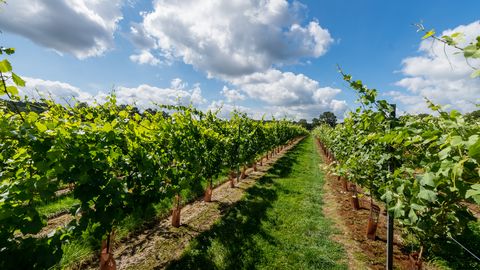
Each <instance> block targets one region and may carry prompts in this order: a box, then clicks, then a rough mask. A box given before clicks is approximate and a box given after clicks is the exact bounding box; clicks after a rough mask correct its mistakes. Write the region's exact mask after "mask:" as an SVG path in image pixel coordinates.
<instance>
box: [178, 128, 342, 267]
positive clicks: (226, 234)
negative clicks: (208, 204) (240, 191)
mask: <svg viewBox="0 0 480 270" xmlns="http://www.w3.org/2000/svg"><path fill="white" fill-rule="evenodd" d="M319 162H320V159H319V155H318V153H317V152H316V148H315V145H314V143H313V140H312V138H311V137H308V138H307V139H306V140H304V141H303V142H301V143H300V144H299V145H298V146H296V147H295V149H293V150H292V151H291V152H289V153H288V154H287V155H286V156H284V157H283V158H281V159H280V160H279V161H278V162H277V163H276V164H275V165H274V166H273V167H272V168H271V169H270V170H269V172H268V174H267V175H265V176H264V177H262V178H261V179H259V180H258V182H257V183H256V185H255V186H253V187H251V188H250V189H248V190H247V192H246V194H245V197H244V198H243V200H241V201H240V202H239V203H237V205H236V206H235V207H233V208H232V209H230V210H229V211H228V212H227V213H226V215H225V216H224V217H223V218H222V219H221V220H220V221H219V222H217V223H216V224H215V225H214V226H213V228H212V229H211V230H209V231H207V232H205V233H202V234H201V235H200V236H199V237H197V238H196V239H195V240H194V241H192V243H191V244H190V246H189V248H188V250H187V251H186V252H185V254H184V255H183V256H182V258H181V259H180V260H178V261H175V262H173V263H172V264H171V265H170V266H169V269H347V266H346V264H345V262H346V254H345V252H344V251H343V249H342V247H341V246H340V245H339V244H337V243H335V242H333V241H332V240H331V238H330V236H331V235H332V234H333V233H334V232H335V230H334V229H333V223H332V222H331V221H330V220H328V219H326V218H325V217H324V215H323V213H322V205H323V202H322V186H323V183H324V178H323V174H322V173H321V172H320V170H319V167H318V163H319Z"/></svg>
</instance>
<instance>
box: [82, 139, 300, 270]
mask: <svg viewBox="0 0 480 270" xmlns="http://www.w3.org/2000/svg"><path fill="white" fill-rule="evenodd" d="M296 143H298V141H295V143H294V144H292V145H291V146H287V147H286V148H284V149H283V150H282V151H281V152H280V153H279V154H277V155H275V156H274V157H273V158H270V159H268V160H265V159H264V161H263V166H259V165H257V171H256V172H254V171H253V169H252V168H249V169H248V170H247V171H246V172H247V175H248V177H247V178H246V179H243V180H240V182H239V183H236V184H235V188H231V187H230V182H229V181H226V182H225V183H223V184H221V185H220V186H218V187H216V188H215V189H214V190H213V194H212V202H210V203H205V202H204V201H203V200H202V199H199V200H197V201H194V202H192V203H190V204H187V205H185V206H184V207H183V208H182V210H181V226H180V227H179V228H174V227H172V226H171V216H169V217H167V218H165V219H163V220H161V221H159V222H158V224H157V225H154V226H150V228H149V229H146V230H144V231H141V232H138V233H135V235H132V236H131V237H129V238H128V239H125V240H123V241H121V242H120V243H116V244H115V246H114V251H113V252H114V258H115V261H116V265H117V269H119V270H121V269H163V268H165V267H166V266H167V265H168V264H169V262H171V261H173V260H175V259H178V258H180V256H181V255H182V253H183V252H184V250H185V248H186V247H187V246H188V243H189V242H190V241H191V240H192V239H193V238H194V237H196V236H197V235H199V234H200V233H202V232H204V231H206V230H208V229H210V228H211V226H212V225H213V224H214V223H215V222H216V221H217V220H218V219H220V218H221V217H222V215H223V214H224V213H225V211H226V210H228V209H229V208H231V207H232V206H233V205H235V203H236V202H238V201H239V200H241V199H242V197H243V194H244V192H245V190H246V189H248V188H249V187H251V186H253V185H254V184H255V181H256V180H257V179H259V178H260V177H262V176H263V175H264V174H265V173H266V171H267V170H268V169H269V168H270V167H271V165H272V164H274V163H275V162H276V161H277V160H278V159H279V158H280V157H282V156H283V155H284V154H285V153H286V152H287V151H288V150H289V149H290V148H291V147H293V145H295V144H296ZM88 264H89V265H87V266H85V265H82V266H81V268H82V269H98V265H99V261H98V260H95V261H92V262H89V263H88Z"/></svg>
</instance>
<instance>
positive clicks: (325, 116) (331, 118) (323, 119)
mask: <svg viewBox="0 0 480 270" xmlns="http://www.w3.org/2000/svg"><path fill="white" fill-rule="evenodd" d="M318 122H319V123H320V124H327V125H330V126H331V127H334V126H335V125H336V124H337V117H336V116H335V114H334V113H332V112H324V113H322V114H321V115H320V117H319V118H318Z"/></svg>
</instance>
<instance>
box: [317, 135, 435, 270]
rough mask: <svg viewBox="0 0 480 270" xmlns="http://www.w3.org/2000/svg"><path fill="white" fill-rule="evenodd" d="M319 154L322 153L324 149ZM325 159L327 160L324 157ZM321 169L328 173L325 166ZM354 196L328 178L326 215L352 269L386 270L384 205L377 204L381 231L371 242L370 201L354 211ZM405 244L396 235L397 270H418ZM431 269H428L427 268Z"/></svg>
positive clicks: (336, 181)
mask: <svg viewBox="0 0 480 270" xmlns="http://www.w3.org/2000/svg"><path fill="white" fill-rule="evenodd" d="M316 143H317V146H318V147H319V152H320V153H321V150H320V146H319V145H318V142H316ZM322 157H323V158H324V160H326V159H325V157H324V156H323V155H322ZM319 166H321V167H322V169H324V171H325V170H326V168H325V164H320V165H319ZM350 196H351V195H350V193H349V192H345V191H344V187H343V185H342V182H341V181H339V180H337V177H336V176H331V175H328V174H327V175H326V181H325V185H324V201H325V208H324V213H325V215H326V216H327V217H330V218H331V219H333V220H334V221H335V223H336V225H337V228H339V230H340V231H341V233H340V234H338V235H336V239H335V240H337V241H339V242H340V243H342V244H343V245H344V247H345V250H346V251H347V253H348V257H349V268H350V269H375V270H377V269H378V270H380V269H385V262H386V243H387V237H386V235H387V229H386V227H387V219H386V215H383V214H382V213H383V211H384V207H383V205H382V204H381V203H378V202H374V203H375V204H376V205H378V206H379V207H380V216H379V222H378V227H377V233H376V239H375V240H369V239H368V238H367V236H366V230H367V223H368V218H369V215H370V197H367V196H363V197H362V198H360V209H359V210H353V207H352V204H351V202H350ZM402 248H403V246H402V240H401V237H400V235H399V233H398V232H396V233H395V235H394V261H393V264H394V268H395V269H415V268H411V266H410V259H409V256H408V254H405V253H403V252H402ZM426 269H427V268H426Z"/></svg>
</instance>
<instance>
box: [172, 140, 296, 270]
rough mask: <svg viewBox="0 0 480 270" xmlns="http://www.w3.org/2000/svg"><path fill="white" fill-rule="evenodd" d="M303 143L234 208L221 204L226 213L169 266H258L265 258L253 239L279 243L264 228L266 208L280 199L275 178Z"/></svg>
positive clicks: (286, 170)
mask: <svg viewBox="0 0 480 270" xmlns="http://www.w3.org/2000/svg"><path fill="white" fill-rule="evenodd" d="M303 144H305V141H302V142H300V143H299V144H298V145H296V146H295V147H294V148H293V149H291V150H290V152H289V153H288V154H286V155H285V156H283V157H282V158H280V159H279V160H278V161H277V162H276V163H275V164H274V165H273V167H272V168H270V169H269V170H268V172H267V174H266V175H264V176H263V177H261V178H260V179H259V180H257V183H256V185H255V186H253V187H251V188H249V189H247V190H246V193H245V197H244V198H243V199H242V200H241V201H239V202H238V203H237V204H235V205H234V206H233V207H228V206H227V205H223V206H222V205H220V209H222V210H223V211H225V212H226V214H225V216H224V217H223V218H222V219H221V220H220V221H219V222H218V223H216V224H215V225H214V226H213V227H212V229H210V230H209V231H206V232H204V233H202V234H200V235H199V236H198V237H197V238H196V239H195V240H194V241H192V243H191V244H190V247H189V249H188V251H187V252H186V254H184V255H183V256H182V258H180V259H179V260H177V261H173V262H172V263H171V264H170V265H169V266H168V267H167V269H218V268H222V269H253V268H255V265H256V264H257V263H258V262H259V260H261V259H262V250H261V249H260V248H259V247H258V246H257V245H256V242H255V239H254V238H255V237H257V238H258V237H260V238H262V239H263V240H264V241H267V242H268V243H270V244H272V245H275V243H276V239H275V238H273V237H272V236H270V235H269V234H268V233H267V232H266V231H265V230H263V229H262V221H263V220H265V219H266V213H267V210H268V209H269V208H271V206H272V203H273V202H274V201H275V200H277V198H278V195H277V190H276V189H275V188H274V186H275V185H274V184H275V183H274V181H273V179H275V178H280V177H285V176H287V175H289V174H290V172H291V170H292V166H293V164H294V163H295V162H296V159H297V157H298V155H299V153H300V152H299V151H300V148H301V146H302V145H303Z"/></svg>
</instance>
